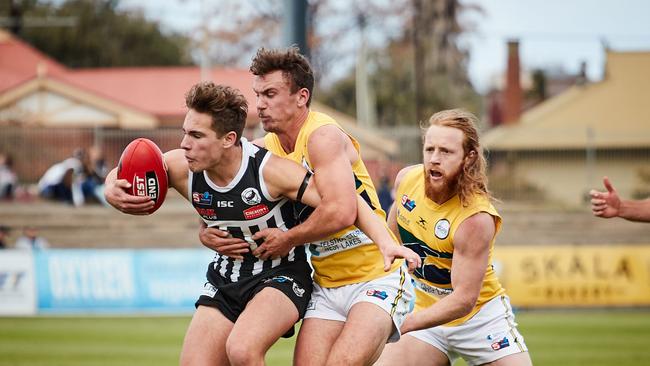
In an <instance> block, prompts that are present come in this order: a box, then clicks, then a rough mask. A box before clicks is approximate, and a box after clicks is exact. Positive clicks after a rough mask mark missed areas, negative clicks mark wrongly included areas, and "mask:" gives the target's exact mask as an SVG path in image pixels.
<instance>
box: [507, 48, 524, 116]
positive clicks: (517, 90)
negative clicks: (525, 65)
mask: <svg viewBox="0 0 650 366" xmlns="http://www.w3.org/2000/svg"><path fill="white" fill-rule="evenodd" d="M519 73H520V67H519V41H518V40H509V41H508V69H507V71H506V90H505V100H504V105H503V122H504V123H505V124H513V123H516V122H517V121H518V120H519V117H520V116H521V84H520V82H519Z"/></svg>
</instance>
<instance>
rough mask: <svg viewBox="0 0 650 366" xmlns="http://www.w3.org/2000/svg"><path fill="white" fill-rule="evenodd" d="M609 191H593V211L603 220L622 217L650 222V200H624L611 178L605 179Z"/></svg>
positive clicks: (591, 193)
mask: <svg viewBox="0 0 650 366" xmlns="http://www.w3.org/2000/svg"><path fill="white" fill-rule="evenodd" d="M603 185H604V186H605V188H606V189H607V191H604V192H602V191H597V190H594V189H592V190H591V191H590V192H589V194H590V195H591V211H592V212H593V214H594V216H598V217H602V218H611V217H621V218H624V219H626V220H630V221H639V222H650V199H646V200H639V201H637V200H622V199H621V198H620V197H619V195H618V192H617V191H616V189H615V188H614V185H613V184H612V183H611V182H610V180H609V178H607V177H604V178H603Z"/></svg>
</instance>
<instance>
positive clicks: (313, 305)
mask: <svg viewBox="0 0 650 366" xmlns="http://www.w3.org/2000/svg"><path fill="white" fill-rule="evenodd" d="M307 310H316V303H315V302H314V300H309V303H307Z"/></svg>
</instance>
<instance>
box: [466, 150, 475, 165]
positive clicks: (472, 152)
mask: <svg viewBox="0 0 650 366" xmlns="http://www.w3.org/2000/svg"><path fill="white" fill-rule="evenodd" d="M476 156H477V155H476V150H470V151H469V152H468V153H467V156H465V161H467V162H468V163H473V162H474V160H476Z"/></svg>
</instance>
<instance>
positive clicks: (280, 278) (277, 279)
mask: <svg viewBox="0 0 650 366" xmlns="http://www.w3.org/2000/svg"><path fill="white" fill-rule="evenodd" d="M269 282H277V283H285V282H293V278H291V277H288V276H275V277H271V278H269V279H267V280H266V281H264V283H269Z"/></svg>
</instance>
